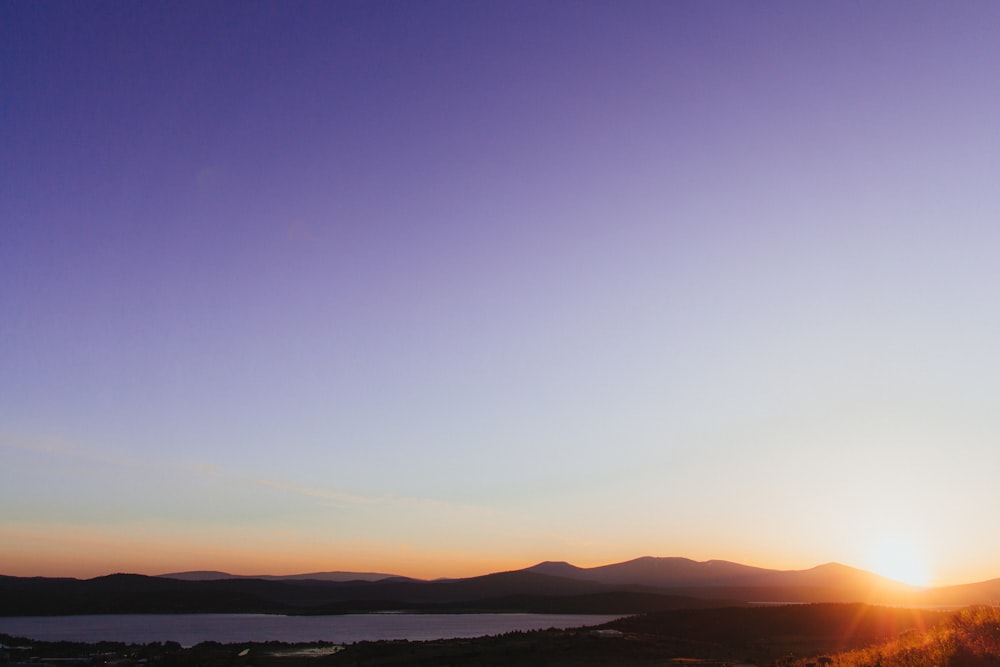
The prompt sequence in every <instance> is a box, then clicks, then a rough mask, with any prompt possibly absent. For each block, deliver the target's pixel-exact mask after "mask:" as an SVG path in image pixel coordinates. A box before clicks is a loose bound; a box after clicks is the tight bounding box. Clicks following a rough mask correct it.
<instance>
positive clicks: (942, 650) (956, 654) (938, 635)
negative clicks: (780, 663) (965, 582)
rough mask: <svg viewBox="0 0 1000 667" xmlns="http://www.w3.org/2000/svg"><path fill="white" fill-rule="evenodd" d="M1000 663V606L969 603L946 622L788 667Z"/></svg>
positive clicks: (979, 666) (948, 666) (943, 666)
mask: <svg viewBox="0 0 1000 667" xmlns="http://www.w3.org/2000/svg"><path fill="white" fill-rule="evenodd" d="M996 665H1000V608H998V607H969V608H966V609H962V610H961V611H958V612H955V614H954V615H953V616H952V617H951V618H950V619H949V620H948V622H947V623H943V624H940V625H936V626H934V627H931V628H928V629H927V630H924V631H914V630H909V631H906V632H904V633H902V634H901V635H900V636H898V637H896V638H894V639H891V640H889V641H886V642H883V643H880V644H875V645H872V646H868V647H864V648H858V649H854V650H849V651H844V652H842V653H836V654H834V655H831V656H822V657H819V658H808V659H799V660H795V661H791V662H790V663H789V667H986V666H996Z"/></svg>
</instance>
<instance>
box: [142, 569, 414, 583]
mask: <svg viewBox="0 0 1000 667" xmlns="http://www.w3.org/2000/svg"><path fill="white" fill-rule="evenodd" d="M156 576H158V577H161V578H164V579H180V580H182V581H216V580H219V579H263V580H265V581H383V580H385V579H398V580H406V581H416V580H414V579H411V578H410V577H404V576H402V575H398V574H382V573H379V572H341V571H334V572H309V573H306V574H230V573H228V572H219V571H217V570H193V571H190V572H173V573H170V574H158V575H156Z"/></svg>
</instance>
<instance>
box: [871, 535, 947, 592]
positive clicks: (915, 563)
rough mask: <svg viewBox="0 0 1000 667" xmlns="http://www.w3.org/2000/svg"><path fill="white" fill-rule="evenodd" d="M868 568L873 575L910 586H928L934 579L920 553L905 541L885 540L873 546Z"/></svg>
mask: <svg viewBox="0 0 1000 667" xmlns="http://www.w3.org/2000/svg"><path fill="white" fill-rule="evenodd" d="M869 567H870V569H871V570H872V571H873V572H875V574H878V575H881V576H883V577H888V578H889V579H894V580H895V581H901V582H903V583H904V584H909V585H911V586H925V587H926V586H930V585H931V583H932V581H933V579H934V577H933V576H932V574H931V569H930V566H929V565H928V564H927V561H926V559H924V558H923V557H922V556H921V554H920V551H919V550H918V549H916V548H915V547H914V546H913V545H912V544H910V543H908V542H906V541H905V540H900V539H895V538H891V539H890V538H887V539H883V540H880V541H878V542H877V543H876V544H874V545H873V547H872V549H871V554H870V556H869Z"/></svg>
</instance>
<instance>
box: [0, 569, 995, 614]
mask: <svg viewBox="0 0 1000 667" xmlns="http://www.w3.org/2000/svg"><path fill="white" fill-rule="evenodd" d="M309 576H314V577H316V578H304V577H309ZM351 576H352V575H351V573H347V572H325V573H324V572H317V573H314V574H313V575H295V576H290V577H274V576H268V577H260V578H253V577H234V576H232V575H228V574H226V573H224V572H218V573H213V572H189V573H177V574H174V575H170V576H165V577H146V576H141V575H135V574H115V575H110V576H106V577H97V578H95V579H86V580H79V579H46V578H41V577H34V578H22V577H4V576H0V616H25V615H61V614H94V613H123V614H124V613H183V612H191V613H194V612H209V613H215V612H232V613H241V612H243V613H246V612H257V613H277V614H340V613H350V612H369V611H386V610H409V611H428V612H429V611H434V612H447V611H454V612H461V611H526V612H542V613H545V612H560V613H615V614H619V613H621V614H625V613H628V614H634V613H643V612H649V611H659V610H668V609H694V608H704V607H723V606H736V605H741V604H748V603H756V602H772V603H773V602H784V603H788V602H850V601H854V600H863V601H866V602H878V603H880V604H890V605H894V606H900V607H929V606H942V605H949V606H950V605H954V606H966V605H972V604H983V603H988V602H990V601H992V600H996V599H1000V579H995V580H992V581H984V582H979V583H975V584H967V585H963V586H951V587H946V588H933V589H914V588H912V587H909V586H906V585H904V584H900V583H899V582H894V581H890V580H888V579H884V578H882V577H879V576H877V575H874V574H872V573H870V572H865V571H863V570H858V569H855V568H850V567H847V566H844V565H839V564H837V563H827V564H826V565H820V566H818V567H814V568H811V569H809V570H788V571H781V570H768V569H763V568H756V567H750V566H747V565H740V564H738V563H729V562H726V561H707V562H696V561H693V560H689V559H686V558H648V557H647V558H637V559H635V560H631V561H627V562H624V563H616V564H613V565H604V566H601V567H593V568H579V567H575V566H573V565H570V564H569V563H554V562H546V563H539V564H538V565H535V566H533V567H529V568H526V569H523V570H515V571H512V572H497V573H494V574H488V575H484V576H480V577H470V578H465V579H451V580H438V581H422V580H418V579H407V578H405V577H395V576H387V577H385V578H382V579H371V578H370V577H373V576H374V577H378V576H380V575H371V574H364V573H359V574H357V575H356V576H357V577H358V578H357V579H354V580H351V579H350V577H351ZM212 577H218V578H212ZM366 577H368V578H366Z"/></svg>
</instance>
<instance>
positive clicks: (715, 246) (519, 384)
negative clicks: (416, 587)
mask: <svg viewBox="0 0 1000 667" xmlns="http://www.w3.org/2000/svg"><path fill="white" fill-rule="evenodd" d="M998 30H1000V4H998V3H996V2H992V1H989V2H957V3H941V2H932V3H923V2H910V1H907V2H870V3H856V2H826V3H820V2H742V1H740V2H715V1H706V2H585V1H580V2H535V1H531V2H507V1H504V2H491V1H487V0H483V1H477V2H457V1H456V2H415V1H412V0H406V1H403V2H384V1H378V2H346V1H345V2H296V1H289V2H234V3H228V2H212V3H203V2H190V3H183V2H141V3H136V2H86V3H73V2H51V3H50V2H28V1H23V2H22V1H9V2H4V3H2V4H0V457H2V463H0V572H2V573H5V574H17V575H62V576H95V575H100V574H106V573H109V572H114V571H134V572H143V573H147V574H155V573H160V572H167V571H177V570H187V569H220V570H226V571H231V572H238V573H261V572H269V573H291V572H307V571H316V570H364V571H383V572H393V573H400V574H406V575H412V576H426V577H432V576H460V575H471V574H480V573H484V572H488V571H492V570H497V569H511V568H518V567H524V566H528V565H531V564H533V563H535V562H538V561H541V560H546V559H552V560H568V561H571V562H574V563H576V564H578V565H597V564H603V563H609V562H616V561H621V560H626V559H629V558H633V557H637V556H641V555H657V556H673V555H677V556H688V557H691V558H695V559H698V560H704V559H712V558H718V559H726V560H734V561H740V562H745V563H749V564H753V565H760V566H764V567H777V568H783V569H784V568H796V569H798V568H806V567H812V566H814V565H818V564H820V563H824V562H828V561H839V562H843V563H846V564H849V565H854V566H857V567H863V568H867V569H874V570H878V571H881V572H883V573H886V574H890V575H893V574H895V575H897V576H900V577H902V576H903V575H904V574H905V575H906V576H908V577H910V578H911V579H917V578H919V577H918V576H917V572H918V571H920V570H923V571H925V572H926V574H929V575H931V576H933V577H934V580H935V581H937V582H938V583H956V582H963V581H973V580H982V579H988V578H993V577H1000V532H998V531H996V530H995V525H994V524H993V520H994V518H993V516H992V514H993V510H995V509H996V508H997V507H1000V484H998V483H997V474H998V473H1000V447H998V445H1000V409H998V397H1000V345H998V344H997V341H998V340H1000V306H998V301H997V294H998V287H1000V186H998V183H997V175H998V174H1000V125H998V122H997V119H998V118H1000V40H998V39H997V34H998Z"/></svg>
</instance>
